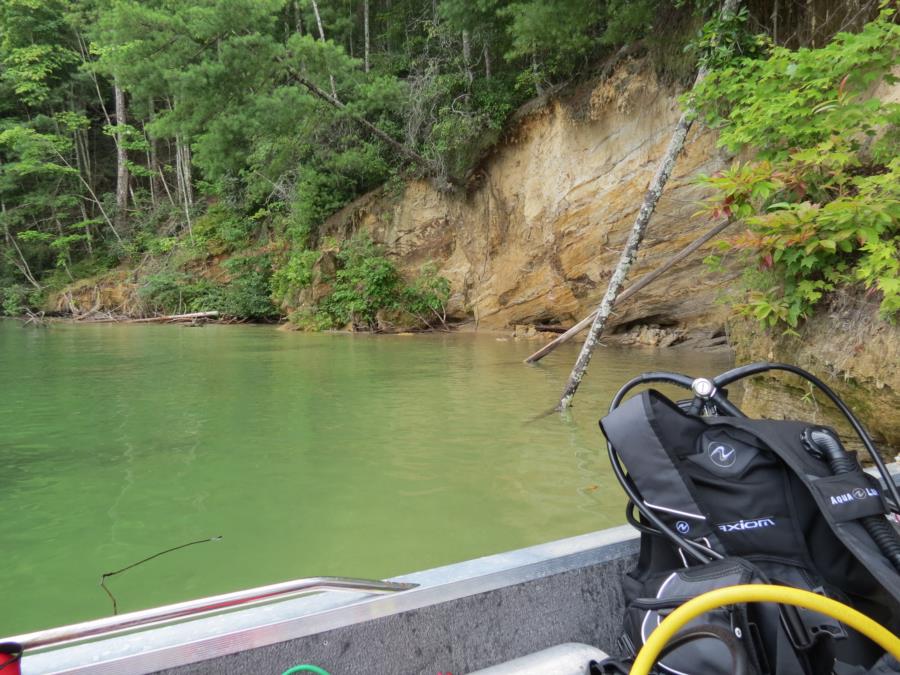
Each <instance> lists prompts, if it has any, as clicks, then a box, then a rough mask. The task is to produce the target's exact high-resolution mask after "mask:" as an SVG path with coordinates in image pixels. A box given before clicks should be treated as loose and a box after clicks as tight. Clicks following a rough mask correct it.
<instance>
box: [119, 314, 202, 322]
mask: <svg viewBox="0 0 900 675" xmlns="http://www.w3.org/2000/svg"><path fill="white" fill-rule="evenodd" d="M217 318H219V313H218V312H190V313H188V314H168V315H166V316H151V317H148V318H146V319H131V320H129V321H128V322H127V323H178V322H179V321H194V320H195V319H217Z"/></svg>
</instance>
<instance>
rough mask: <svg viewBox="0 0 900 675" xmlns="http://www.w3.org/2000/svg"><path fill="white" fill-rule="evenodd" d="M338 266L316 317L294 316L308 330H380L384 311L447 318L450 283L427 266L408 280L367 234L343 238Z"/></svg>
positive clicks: (432, 321)
mask: <svg viewBox="0 0 900 675" xmlns="http://www.w3.org/2000/svg"><path fill="white" fill-rule="evenodd" d="M337 262H338V269H337V272H336V273H335V278H334V280H333V283H332V290H331V292H330V293H329V294H328V295H327V296H326V297H325V298H323V299H322V300H321V301H320V302H319V305H318V308H317V311H316V313H315V316H314V317H313V315H311V314H310V313H309V312H306V313H300V314H297V315H296V316H294V317H293V318H292V321H293V322H294V323H295V324H297V325H298V326H302V327H303V328H304V329H307V330H309V329H310V328H316V329H321V328H323V327H329V328H331V327H338V328H340V327H343V326H347V325H352V326H353V327H354V328H356V329H363V330H373V331H374V330H379V329H380V328H381V321H380V319H381V318H382V315H383V314H385V313H388V314H390V313H396V314H406V315H410V316H412V317H413V318H414V319H415V320H416V321H417V322H418V323H419V324H420V325H422V326H424V327H432V326H436V325H444V324H445V322H446V303H447V299H448V298H449V296H450V283H449V281H447V279H445V278H444V277H441V276H439V275H438V274H437V269H436V267H435V266H434V265H426V266H424V267H423V268H422V270H421V271H420V274H419V276H418V277H416V278H415V279H414V280H413V281H412V283H410V284H409V285H407V284H406V283H405V282H404V280H403V277H402V276H401V275H400V273H399V272H398V271H397V267H396V265H394V263H393V262H392V261H390V260H389V259H388V258H387V257H385V254H384V250H383V249H382V248H381V247H380V246H378V245H376V244H375V243H374V242H373V241H372V239H371V238H370V237H368V236H367V235H357V236H355V237H353V238H352V239H350V240H348V241H346V242H344V243H343V244H342V245H341V246H340V248H339V249H338V252H337Z"/></svg>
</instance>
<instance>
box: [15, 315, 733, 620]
mask: <svg viewBox="0 0 900 675" xmlns="http://www.w3.org/2000/svg"><path fill="white" fill-rule="evenodd" d="M534 348H535V343H532V342H520V343H517V342H514V341H511V340H504V341H500V340H498V339H497V337H496V336H495V335H473V334H454V335H427V336H417V337H402V336H350V335H305V334H296V333H285V332H280V331H277V330H275V329H273V328H270V327H256V326H242V327H233V326H232V327H221V326H207V327H204V328H184V327H175V326H135V325H130V326H129V325H124V326H123V325H119V326H117V325H94V326H75V325H69V324H58V325H53V326H51V327H50V328H45V329H33V328H23V327H22V326H21V324H19V323H18V322H14V321H0V382H2V383H3V389H2V395H0V458H2V467H0V514H2V520H0V551H2V559H3V563H4V564H3V570H2V575H0V598H2V599H3V606H4V611H3V612H2V613H0V636H2V635H11V634H16V633H21V632H25V631H30V630H34V629H38V628H45V627H50V626H54V625H61V624H65V623H70V622H74V621H81V620H86V619H90V618H95V617H99V616H104V615H106V614H109V613H111V604H110V601H109V598H108V597H107V596H106V595H105V594H104V593H103V591H102V589H101V588H99V586H98V581H99V577H100V575H101V574H102V573H103V572H108V571H112V570H115V569H118V568H120V567H123V566H125V565H128V564H129V563H132V562H135V561H137V560H140V559H141V558H144V557H146V556H149V555H152V554H154V553H156V552H158V551H161V550H163V549H165V548H169V547H172V546H177V545H179V544H182V543H185V542H189V541H192V540H196V539H204V538H207V537H211V536H213V535H222V536H223V537H224V538H223V539H222V541H220V542H217V543H205V544H200V545H196V546H192V547H189V548H186V549H183V550H180V551H176V552H174V553H171V554H168V555H165V556H162V557H160V558H157V559H155V560H153V561H151V562H149V563H146V564H144V565H141V566H140V567H137V568H134V569H132V570H130V571H128V572H126V573H124V574H122V575H120V576H117V577H115V578H113V579H111V580H110V581H109V586H110V588H111V589H112V590H113V592H114V593H115V594H116V596H117V597H118V599H119V606H120V611H132V610H136V609H141V608H144V607H150V606H154V605H159V604H164V603H170V602H175V601H179V600H185V599H189V598H194V597H199V596H203V595H209V594H214V593H221V592H226V591H231V590H237V589H241V588H246V587H249V586H253V585H259V584H266V583H274V582H277V581H283V580H287V579H292V578H298V577H304V576H316V575H346V576H360V577H372V578H374V577H379V578H382V577H388V576H394V575H397V574H402V573H405V572H411V571H414V570H418V569H424V568H429V567H433V566H437V565H442V564H447V563H451V562H455V561H459V560H464V559H467V558H471V557H474V556H480V555H486V554H490V553H496V552H500V551H505V550H510V549H514V548H519V547H523V546H528V545H531V544H536V543H540V542H544V541H550V540H553V539H558V538H562V537H567V536H571V535H575V534H581V533H584V532H589V531H592V530H596V529H599V528H603V527H607V526H610V525H615V524H619V523H621V522H622V521H623V514H622V506H623V499H622V495H621V492H620V491H619V489H618V487H617V486H616V485H615V484H614V481H613V479H612V476H611V474H610V472H609V470H608V467H607V464H606V459H605V456H604V455H603V454H602V453H603V445H602V440H601V435H600V433H599V430H598V429H597V424H596V423H597V419H598V418H599V417H600V416H601V410H602V409H604V408H605V406H606V405H607V402H608V400H609V398H610V397H611V395H612V393H613V392H614V391H615V389H616V388H617V387H618V385H619V384H620V383H621V382H623V381H624V380H625V379H626V378H627V377H630V376H632V375H634V374H637V373H639V372H641V371H643V370H650V369H661V368H673V369H677V370H680V371H688V372H691V373H695V374H702V373H706V374H712V373H715V372H718V371H719V370H722V369H724V368H725V367H727V366H728V365H730V364H729V362H728V361H729V359H728V358H727V357H725V356H722V355H719V356H716V357H711V356H710V355H708V354H699V353H691V352H685V351H676V350H650V349H647V350H642V349H636V350H620V349H612V348H606V349H601V350H599V351H598V353H597V355H596V356H595V358H594V362H593V364H592V369H591V372H590V373H589V374H588V377H587V379H586V380H585V385H584V386H583V387H582V392H581V393H580V395H579V398H578V399H577V401H576V404H577V407H576V408H575V409H574V410H573V412H572V414H571V415H570V416H568V417H566V418H564V417H561V416H559V415H556V414H554V415H550V416H547V417H544V418H541V419H538V420H537V421H530V420H531V419H532V418H534V417H535V416H537V415H539V414H540V413H541V412H542V411H545V410H547V409H548V408H550V407H552V405H553V403H554V402H555V400H556V397H557V396H558V394H559V390H560V388H561V385H562V383H563V381H564V379H565V376H566V375H567V373H568V369H569V367H570V365H571V363H572V362H573V360H574V358H575V355H576V353H577V349H578V347H577V346H572V347H571V348H569V347H568V346H566V347H565V348H563V349H561V350H559V351H558V352H557V353H556V354H554V355H552V356H551V357H549V358H548V359H546V360H545V361H544V362H543V364H542V365H540V366H537V367H527V366H524V365H523V364H522V363H521V359H522V358H524V357H525V356H527V354H528V353H530V351H532V350H533V349H534Z"/></svg>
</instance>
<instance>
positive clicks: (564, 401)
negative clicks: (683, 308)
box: [556, 0, 740, 411]
mask: <svg viewBox="0 0 900 675" xmlns="http://www.w3.org/2000/svg"><path fill="white" fill-rule="evenodd" d="M739 2H740V0H725V2H724V4H723V6H722V10H721V13H720V16H722V17H727V16H730V15H731V14H734V13H735V11H736V10H737V7H738V4H739ZM706 74H707V69H706V67H705V66H702V67H701V68H700V70H699V71H697V77H696V79H695V80H694V88H696V87H697V85H699V84H700V83H701V82H702V81H703V80H704V79H705V78H706ZM692 112H693V111H691V110H685V111H684V112H683V113H682V114H681V118H680V119H679V120H678V123H677V124H676V125H675V132H674V133H673V134H672V139H671V140H670V141H669V147H668V148H667V150H666V154H665V155H663V158H662V161H661V162H660V163H659V166H658V167H657V169H656V174H655V175H654V176H653V180H652V181H650V187H648V188H647V192H646V193H645V194H644V201H643V203H642V204H641V209H640V211H638V215H637V218H636V219H635V221H634V225H633V226H632V227H631V233H630V234H629V235H628V241H627V242H626V243H625V248H624V249H623V250H622V254H621V256H620V257H619V262H618V264H617V265H616V269H615V271H613V275H612V277H611V278H610V280H609V286H607V288H606V293H605V294H604V296H603V300H602V301H601V302H600V306H599V307H598V308H597V316H596V317H594V322H593V324H591V330H590V333H588V337H587V340H585V342H584V345H583V346H582V347H581V353H579V354H578V359H577V360H576V361H575V365H574V367H573V368H572V372H571V373H570V374H569V379H568V381H567V382H566V386H565V388H564V389H563V393H562V396H560V399H559V403H558V404H557V406H556V410H557V411H563V410H566V409H567V408H569V407H570V406H571V405H572V399H573V398H575V393H576V392H577V391H578V387H579V385H580V384H581V380H582V379H583V378H584V374H585V373H586V372H587V368H588V365H589V364H590V362H591V356H593V354H594V348H595V347H596V346H597V341H598V340H599V338H600V334H601V333H602V332H603V328H604V327H605V326H606V321H607V319H608V318H609V314H610V312H611V311H612V308H613V305H614V304H615V302H616V296H618V294H619V291H620V290H621V289H622V284H623V283H624V282H625V277H626V276H627V275H628V270H629V269H631V264H632V263H633V262H634V259H635V257H636V256H637V251H638V248H639V247H640V245H641V241H643V239H644V232H645V230H646V229H647V223H649V222H650V218H651V216H652V215H653V212H654V211H655V210H656V204H657V203H658V202H659V198H660V196H661V195H662V192H663V189H664V188H665V186H666V183H667V182H668V180H669V176H671V175H672V169H673V168H674V167H675V160H677V159H678V155H679V154H681V150H682V149H683V148H684V140H685V138H686V137H687V134H688V131H690V129H691V125H692V124H693V115H692V114H691V113H692Z"/></svg>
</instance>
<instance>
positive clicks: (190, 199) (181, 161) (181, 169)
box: [175, 135, 194, 241]
mask: <svg viewBox="0 0 900 675" xmlns="http://www.w3.org/2000/svg"><path fill="white" fill-rule="evenodd" d="M175 174H176V178H177V180H178V192H179V193H180V195H181V203H182V206H183V207H184V219H185V222H186V224H187V228H188V236H189V237H190V238H191V241H193V240H194V228H193V224H192V223H191V206H193V204H194V190H193V186H192V185H191V152H190V150H189V149H188V147H187V144H186V143H184V142H183V141H182V138H181V136H180V135H176V136H175Z"/></svg>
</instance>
